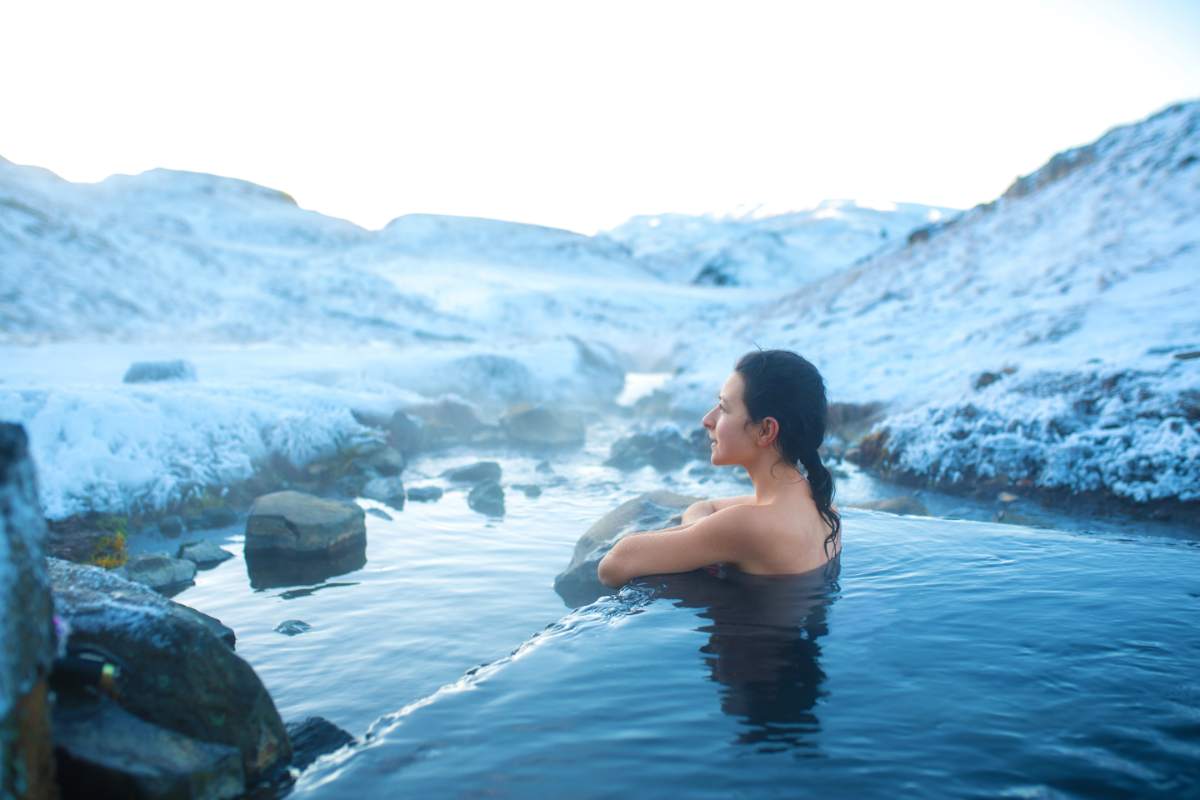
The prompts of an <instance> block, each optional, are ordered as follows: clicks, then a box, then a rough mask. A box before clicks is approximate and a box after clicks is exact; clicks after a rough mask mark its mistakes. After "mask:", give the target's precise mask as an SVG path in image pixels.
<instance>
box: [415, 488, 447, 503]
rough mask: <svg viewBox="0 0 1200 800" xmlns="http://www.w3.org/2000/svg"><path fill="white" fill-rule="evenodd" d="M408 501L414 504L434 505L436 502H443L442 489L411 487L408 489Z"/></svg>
mask: <svg viewBox="0 0 1200 800" xmlns="http://www.w3.org/2000/svg"><path fill="white" fill-rule="evenodd" d="M408 499H409V500H411V501H412V502H414V503H432V502H434V501H435V500H441V499H442V487H440V486H410V487H409V488H408Z"/></svg>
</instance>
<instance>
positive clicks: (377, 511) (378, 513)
mask: <svg viewBox="0 0 1200 800" xmlns="http://www.w3.org/2000/svg"><path fill="white" fill-rule="evenodd" d="M367 514H368V515H370V516H372V517H376V518H378V519H383V520H387V521H388V522H391V521H392V515H391V514H389V513H387V512H386V511H384V510H383V509H382V508H368V509H367Z"/></svg>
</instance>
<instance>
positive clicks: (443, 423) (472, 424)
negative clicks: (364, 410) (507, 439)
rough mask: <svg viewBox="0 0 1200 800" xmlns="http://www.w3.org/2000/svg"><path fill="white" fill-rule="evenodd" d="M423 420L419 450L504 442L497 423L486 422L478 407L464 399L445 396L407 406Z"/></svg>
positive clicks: (409, 410)
mask: <svg viewBox="0 0 1200 800" xmlns="http://www.w3.org/2000/svg"><path fill="white" fill-rule="evenodd" d="M407 411H408V413H409V414H411V415H412V416H413V417H416V418H419V419H420V420H421V423H422V425H421V431H420V443H419V445H418V449H421V450H433V449H437V448H439V447H449V446H452V445H459V444H482V443H492V442H497V441H501V440H502V439H503V435H502V433H501V431H500V429H499V428H497V427H496V426H494V425H485V424H484V423H483V421H482V420H480V419H479V415H478V414H477V413H476V411H475V409H474V408H472V407H471V406H469V405H467V404H466V403H464V402H462V401H460V400H452V399H449V398H445V399H442V400H439V401H438V402H436V403H427V404H425V405H419V406H413V407H411V408H409V409H407Z"/></svg>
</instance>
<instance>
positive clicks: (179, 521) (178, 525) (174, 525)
mask: <svg viewBox="0 0 1200 800" xmlns="http://www.w3.org/2000/svg"><path fill="white" fill-rule="evenodd" d="M158 529H159V530H160V531H162V535H163V536H166V537H167V538H168V539H174V538H176V537H177V536H182V535H183V532H184V530H186V528H185V526H184V524H183V517H180V516H178V515H176V514H171V515H169V516H166V517H163V518H162V519H160V520H159V521H158Z"/></svg>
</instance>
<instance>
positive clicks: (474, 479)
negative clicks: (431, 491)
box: [442, 461, 501, 484]
mask: <svg viewBox="0 0 1200 800" xmlns="http://www.w3.org/2000/svg"><path fill="white" fill-rule="evenodd" d="M500 474H501V472H500V465H499V464H497V463H496V462H495V461H478V462H476V463H474V464H468V465H466V466H463V467H455V468H454V469H448V470H446V471H445V472H443V473H442V477H443V478H445V479H446V480H448V481H450V482H451V483H473V484H478V483H483V482H485V481H492V482H497V481H499V480H500Z"/></svg>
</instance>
